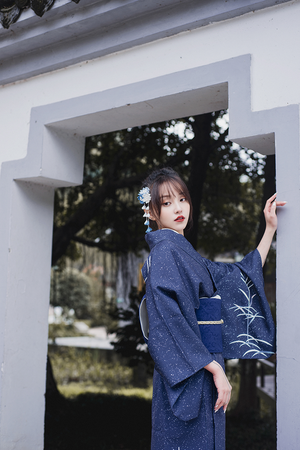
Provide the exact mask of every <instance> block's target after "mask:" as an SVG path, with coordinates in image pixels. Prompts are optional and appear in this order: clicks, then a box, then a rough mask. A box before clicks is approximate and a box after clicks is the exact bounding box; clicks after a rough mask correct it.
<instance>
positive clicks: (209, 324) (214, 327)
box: [139, 295, 223, 353]
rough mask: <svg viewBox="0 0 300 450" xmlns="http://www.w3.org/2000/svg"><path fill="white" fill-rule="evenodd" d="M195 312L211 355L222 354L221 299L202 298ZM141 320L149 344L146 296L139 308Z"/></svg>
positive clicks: (217, 297) (216, 296) (145, 338)
mask: <svg viewBox="0 0 300 450" xmlns="http://www.w3.org/2000/svg"><path fill="white" fill-rule="evenodd" d="M195 311H196V317H197V321H198V325H199V329H200V335H201V339H202V342H203V344H204V345H205V347H206V348H207V350H208V351H209V352H210V353H222V351H223V344H222V324H223V320H222V319H221V297H220V296H219V295H215V296H214V297H202V298H200V307H199V308H198V309H196V310H195ZM139 319H140V325H141V329H142V333H143V337H144V340H145V342H146V344H148V336H149V318H148V312H147V308H146V297H145V296H144V297H143V299H142V301H141V304H140V307H139Z"/></svg>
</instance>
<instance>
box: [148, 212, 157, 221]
mask: <svg viewBox="0 0 300 450" xmlns="http://www.w3.org/2000/svg"><path fill="white" fill-rule="evenodd" d="M149 219H150V220H153V221H154V222H156V219H155V217H154V216H153V214H151V211H150V216H149Z"/></svg>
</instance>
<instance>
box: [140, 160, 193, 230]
mask: <svg viewBox="0 0 300 450" xmlns="http://www.w3.org/2000/svg"><path fill="white" fill-rule="evenodd" d="M163 184H165V185H166V188H167V190H168V194H169V195H174V189H175V190H176V191H177V192H182V193H183V195H184V197H185V198H186V201H187V202H188V203H189V205H190V215H189V220H188V223H187V226H186V230H189V229H190V228H191V227H192V225H193V205H192V200H191V196H190V193H189V190H188V188H187V186H186V184H185V182H184V181H183V180H182V179H181V178H180V176H179V175H178V173H177V172H175V170H173V169H172V168H171V167H164V168H162V169H157V170H154V172H152V173H151V174H150V175H149V176H148V177H147V178H146V180H145V181H144V183H143V186H148V188H149V189H150V193H151V201H150V204H149V208H150V211H151V212H152V214H153V215H154V216H155V217H157V218H159V217H160V210H161V203H162V201H161V200H162V199H161V194H160V187H161V186H162V185H163ZM150 222H151V223H150V225H151V228H153V229H157V223H156V222H154V221H153V220H150Z"/></svg>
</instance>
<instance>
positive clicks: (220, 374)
mask: <svg viewBox="0 0 300 450" xmlns="http://www.w3.org/2000/svg"><path fill="white" fill-rule="evenodd" d="M205 369H206V370H208V371H209V372H211V373H212V375H213V380H214V383H215V386H216V389H217V391H218V398H217V401H216V403H215V406H214V410H215V412H217V411H218V410H219V409H220V408H221V407H222V406H223V410H224V412H225V411H226V409H227V406H228V403H229V401H230V397H231V390H232V387H231V385H230V383H229V381H228V378H227V377H226V375H225V372H224V370H223V368H222V366H220V364H219V363H217V362H216V361H212V362H211V363H209V364H208V365H207V366H205Z"/></svg>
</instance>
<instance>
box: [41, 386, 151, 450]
mask: <svg viewBox="0 0 300 450" xmlns="http://www.w3.org/2000/svg"><path fill="white" fill-rule="evenodd" d="M150 434H151V401H150V400H145V399H142V398H139V397H136V396H130V397H128V396H123V395H115V394H83V395H79V396H78V397H76V398H74V399H62V400H61V402H60V404H57V403H56V404H50V403H49V402H48V404H47V405H46V415H45V444H44V449H45V450H82V449H89V450H121V449H123V450H126V449H127V450H129V449H130V450H149V448H150V445H149V443H150Z"/></svg>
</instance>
